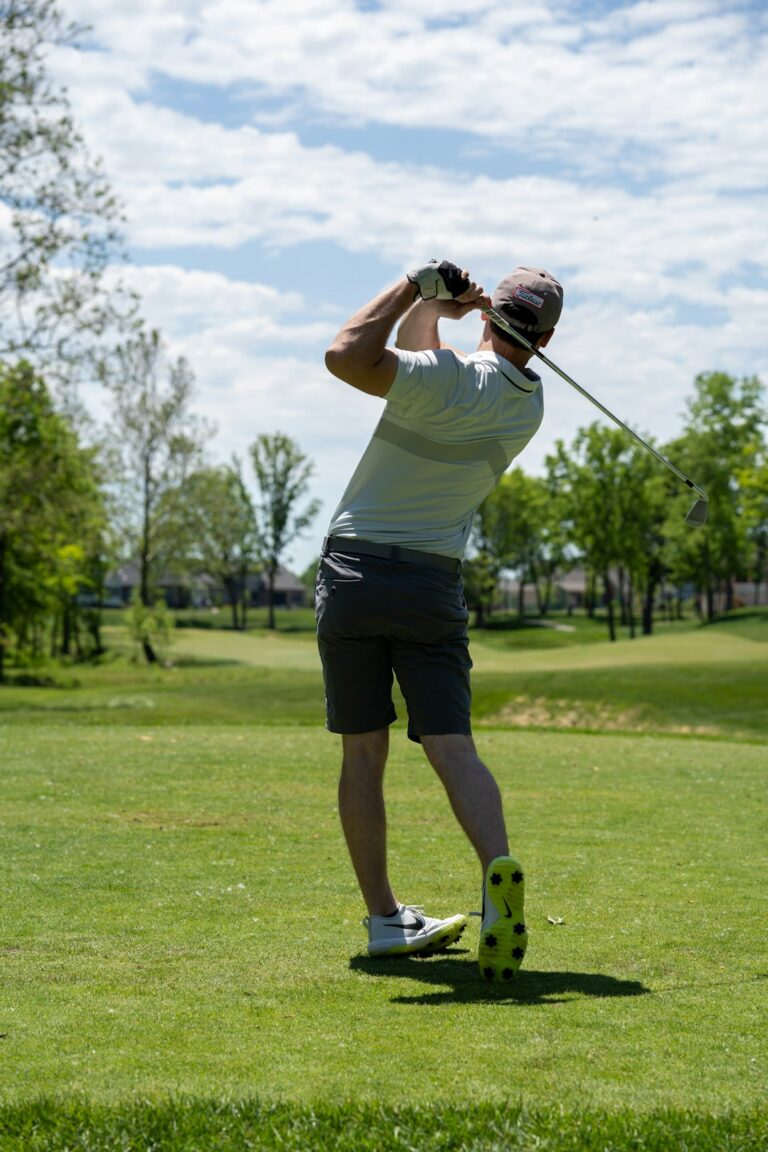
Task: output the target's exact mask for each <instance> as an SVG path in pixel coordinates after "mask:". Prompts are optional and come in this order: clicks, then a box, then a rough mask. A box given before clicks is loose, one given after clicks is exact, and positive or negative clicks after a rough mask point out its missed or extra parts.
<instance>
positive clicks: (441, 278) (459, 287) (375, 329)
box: [325, 261, 487, 396]
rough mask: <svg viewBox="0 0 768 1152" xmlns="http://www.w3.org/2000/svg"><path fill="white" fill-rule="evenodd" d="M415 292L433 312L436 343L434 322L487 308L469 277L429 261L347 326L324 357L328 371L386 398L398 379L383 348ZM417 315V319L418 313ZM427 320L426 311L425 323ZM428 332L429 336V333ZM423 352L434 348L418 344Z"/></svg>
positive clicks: (394, 361) (392, 357)
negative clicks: (439, 317)
mask: <svg viewBox="0 0 768 1152" xmlns="http://www.w3.org/2000/svg"><path fill="white" fill-rule="evenodd" d="M416 292H418V293H419V294H420V295H421V297H422V302H423V303H424V304H425V305H436V306H437V308H436V310H433V313H432V314H433V315H434V317H435V319H434V322H433V323H434V335H435V337H436V333H437V317H438V316H441V315H449V316H456V317H457V318H458V317H459V316H463V315H465V314H466V312H469V311H470V310H471V309H472V308H482V307H483V306H484V305H485V304H486V303H487V297H485V296H483V290H482V288H478V286H477V284H475V283H474V282H473V281H471V280H470V279H469V273H467V272H461V271H460V269H459V268H457V267H456V265H455V264H450V263H448V262H447V261H443V262H442V263H440V264H438V263H437V261H430V263H429V264H427V265H424V266H423V267H421V268H418V269H416V270H415V271H414V272H409V273H408V276H407V277H404V278H403V279H402V280H399V281H398V282H397V283H396V284H393V285H392V287H391V288H387V289H385V290H384V292H381V293H379V295H378V296H376V297H374V299H373V300H371V301H370V302H369V303H368V304H366V305H364V307H362V308H361V309H360V310H359V311H358V312H355V314H354V316H352V317H350V319H349V320H347V322H346V324H345V325H344V326H343V327H342V329H341V331H340V332H339V334H338V335H337V337H336V339H335V340H334V341H333V343H332V344H331V346H330V348H329V349H328V351H327V352H326V354H325V365H326V368H327V369H328V371H329V372H332V373H333V375H334V376H338V378H339V379H340V380H344V382H345V383H347V384H351V385H352V387H353V388H358V389H359V390H360V391H361V392H367V393H368V394H369V395H371V396H386V395H387V393H388V392H389V389H390V388H391V387H392V383H393V381H394V379H395V376H396V374H397V363H398V362H397V355H396V354H395V353H394V352H393V351H392V350H391V349H390V348H388V347H387V341H388V340H389V337H390V335H391V333H392V329H393V328H394V326H395V324H396V323H397V321H398V320H399V319H400V318H401V317H402V316H403V315H404V314H405V313H406V312H408V310H409V308H410V307H411V305H412V304H413V300H414V293H416ZM414 312H416V309H414ZM416 315H417V317H420V314H419V313H418V312H416ZM429 315H430V312H429V311H427V313H426V314H425V320H426V316H429ZM415 323H416V325H417V327H418V328H419V329H420V330H421V338H422V339H426V338H427V328H426V326H424V327H423V325H424V323H425V321H423V320H422V319H421V318H418V319H417V320H416V322H415ZM429 332H430V333H431V332H432V329H431V328H430V329H429ZM438 346H439V345H438ZM401 347H403V345H401ZM426 347H435V345H434V344H433V345H429V344H423V343H422V344H421V345H420V347H418V348H415V349H413V350H414V351H423V350H424V348H426Z"/></svg>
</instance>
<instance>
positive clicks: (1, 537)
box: [0, 532, 6, 684]
mask: <svg viewBox="0 0 768 1152" xmlns="http://www.w3.org/2000/svg"><path fill="white" fill-rule="evenodd" d="M5 550H6V541H5V533H4V532H0V684H2V683H3V681H4V680H5V637H6V627H5V582H6V576H5Z"/></svg>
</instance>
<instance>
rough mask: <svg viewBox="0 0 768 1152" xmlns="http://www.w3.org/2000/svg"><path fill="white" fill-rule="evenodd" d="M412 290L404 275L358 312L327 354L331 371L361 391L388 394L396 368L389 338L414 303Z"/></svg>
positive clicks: (371, 393) (375, 394) (327, 364)
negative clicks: (388, 341) (388, 342)
mask: <svg viewBox="0 0 768 1152" xmlns="http://www.w3.org/2000/svg"><path fill="white" fill-rule="evenodd" d="M413 293H414V287H413V284H411V282H410V281H409V280H406V279H405V277H403V279H402V280H399V281H398V282H397V284H393V285H392V287H391V288H386V289H385V290H384V291H383V292H381V293H379V295H378V296H376V297H375V298H374V299H373V300H371V301H370V303H368V304H365V305H364V306H363V307H362V308H361V309H360V310H359V311H358V312H355V314H354V316H351V317H350V319H349V320H347V322H346V324H345V325H344V327H343V328H342V329H341V331H340V332H339V334H338V336H337V337H336V339H335V340H334V342H333V344H331V346H330V348H329V349H328V351H327V352H326V354H325V366H326V368H327V369H328V371H329V372H332V373H333V375H334V376H338V378H339V380H343V381H344V382H345V383H346V384H351V385H352V387H353V388H359V389H360V391H361V392H367V393H368V394H369V395H371V396H386V394H387V392H389V389H390V388H391V387H392V382H393V380H394V379H395V374H396V372H397V356H396V355H395V353H394V352H393V351H392V350H391V349H389V348H387V340H388V339H389V337H390V335H391V333H392V329H393V328H394V326H395V324H396V323H397V321H398V320H399V319H400V317H401V316H402V315H403V313H404V312H405V311H406V310H407V309H408V308H410V306H411V304H412V303H413Z"/></svg>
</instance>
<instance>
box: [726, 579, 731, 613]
mask: <svg viewBox="0 0 768 1152" xmlns="http://www.w3.org/2000/svg"><path fill="white" fill-rule="evenodd" d="M725 610H726V612H733V578H732V577H731V576H729V577H728V578H727V580H726V582H725Z"/></svg>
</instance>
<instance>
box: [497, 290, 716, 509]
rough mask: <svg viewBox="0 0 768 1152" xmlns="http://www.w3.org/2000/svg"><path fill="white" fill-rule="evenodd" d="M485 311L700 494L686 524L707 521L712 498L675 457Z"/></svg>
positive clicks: (514, 330)
mask: <svg viewBox="0 0 768 1152" xmlns="http://www.w3.org/2000/svg"><path fill="white" fill-rule="evenodd" d="M483 314H484V315H485V316H487V317H488V319H489V320H492V321H493V323H494V324H497V325H498V326H499V328H502V329H503V330H504V331H505V332H508V333H509V335H510V336H514V338H515V340H517V342H518V344H522V346H523V347H524V348H527V349H528V351H529V352H533V354H534V355H535V356H538V358H539V360H543V362H544V363H545V364H546V365H547V367H548V368H551V369H552V371H553V372H556V373H557V375H558V376H560V377H561V378H562V379H563V380H565V381H566V383H567V384H570V385H571V387H572V388H575V389H576V391H577V392H580V393H581V394H582V396H584V397H585V398H586V399H587V400H589V401H590V402H591V403H592V404H594V406H595V407H596V408H599V409H600V411H601V412H602V413H603V415H604V416H607V417H608V419H609V420H613V422H614V424H618V426H619V428H623V429H624V431H625V432H628V433H629V435H630V436H632V437H634V439H635V440H637V442H638V444H642V446H643V448H646V449H647V450H648V451H649V452H651V453H653V455H654V456H655V457H656V459H657V460H660V461H661V463H662V464H665V465H666V467H667V468H669V470H670V471H671V472H674V474H675V476H677V477H678V479H680V480H682V481H683V483H684V484H687V485H688V487H689V488H690V489H691V490H692V491H693V492H696V493H698V499H697V500H696V502H695V504H693V506H692V507H691V508H690V509H689V511H688V512H687V514H686V516H685V523H686V524H690V525H691V526H692V527H695V528H698V527H700V526H701V525H702V524H706V522H707V513H708V511H709V497H708V496H707V494H706V492H705V491H704V489H703V488H700V487H699V486H698V484H694V482H693V480H689V479H688V477H687V476H686V475H685V473H684V472H681V471H680V469H679V468H677V467H676V466H675V465H674V464H673V463H672V461H671V460H667V458H666V456H662V454H661V452H657V451H656V449H655V448H654V447H652V446H651V445H650V444H647V443H646V442H645V440H643V438H642V436H638V434H637V432H633V430H632V429H631V428H630V427H629V425H627V424H625V423H624V421H623V420H619V418H618V416H614V414H613V412H609V411H608V409H607V408H606V407H605V405H604V404H601V403H600V401H599V400H596V399H595V397H594V396H592V395H590V393H589V392H587V390H586V388H582V386H581V384H577V383H576V381H575V380H574V379H573V378H572V377H571V376H569V375H568V373H567V372H563V370H562V368H558V366H557V364H554V363H553V362H552V361H551V360H550V359H549V357H548V356H545V355H544V353H543V352H540V351H539V349H538V348H534V346H533V345H532V344H530V343H529V342H528V341H527V340H526V338H525V336H523V335H522V333H520V332H518V331H517V329H515V328H513V327H512V325H511V324H509V323H508V321H507V320H505V319H504V317H503V316H502V315H501V313H499V312H497V311H496V309H495V308H483Z"/></svg>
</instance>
